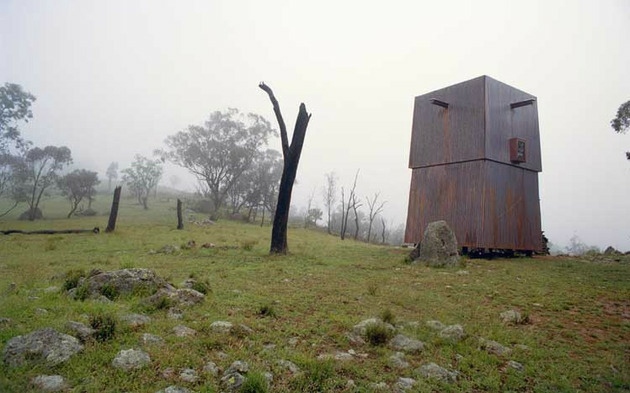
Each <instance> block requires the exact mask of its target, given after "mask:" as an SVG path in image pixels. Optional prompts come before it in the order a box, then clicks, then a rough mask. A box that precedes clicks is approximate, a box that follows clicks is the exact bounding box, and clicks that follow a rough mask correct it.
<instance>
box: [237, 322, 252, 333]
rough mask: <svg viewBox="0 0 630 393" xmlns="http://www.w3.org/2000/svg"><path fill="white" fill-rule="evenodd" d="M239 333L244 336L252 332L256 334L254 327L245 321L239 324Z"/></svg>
mask: <svg viewBox="0 0 630 393" xmlns="http://www.w3.org/2000/svg"><path fill="white" fill-rule="evenodd" d="M237 330H238V333H239V334H240V335H242V336H249V335H251V334H254V329H252V328H250V327H249V326H247V325H245V324H244V323H240V324H239V325H238V329H237Z"/></svg>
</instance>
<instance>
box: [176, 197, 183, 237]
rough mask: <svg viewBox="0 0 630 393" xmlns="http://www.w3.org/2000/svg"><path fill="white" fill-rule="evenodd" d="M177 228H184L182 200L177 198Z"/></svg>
mask: <svg viewBox="0 0 630 393" xmlns="http://www.w3.org/2000/svg"><path fill="white" fill-rule="evenodd" d="M177 229H184V219H183V218H182V201H181V200H180V199H179V198H178V199H177Z"/></svg>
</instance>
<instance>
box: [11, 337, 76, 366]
mask: <svg viewBox="0 0 630 393" xmlns="http://www.w3.org/2000/svg"><path fill="white" fill-rule="evenodd" d="M81 350H83V345H81V343H80V342H79V340H78V339H76V338H75V337H72V336H69V335H67V334H62V333H59V332H58V331H56V330H54V329H52V328H44V329H41V330H37V331H35V332H33V333H30V334H27V335H24V336H16V337H13V338H12V339H10V340H9V341H8V342H7V344H6V345H5V347H4V350H3V359H4V363H5V364H7V365H9V366H13V367H15V366H20V365H22V364H24V363H26V362H28V361H29V360H38V359H43V360H45V361H46V362H47V363H49V364H51V365H56V364H59V363H63V362H65V361H67V360H68V359H70V357H71V356H72V355H74V354H76V353H78V352H80V351H81Z"/></svg>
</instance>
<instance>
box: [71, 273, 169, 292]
mask: <svg viewBox="0 0 630 393" xmlns="http://www.w3.org/2000/svg"><path fill="white" fill-rule="evenodd" d="M82 285H87V286H88V290H89V293H90V295H91V297H97V296H99V295H101V294H103V292H104V288H107V290H108V291H111V292H113V293H116V294H118V295H131V294H143V293H147V294H148V293H153V292H155V291H157V290H158V289H161V288H166V289H169V290H174V288H173V287H172V286H171V285H170V284H169V283H167V282H166V281H165V280H164V279H163V278H161V277H159V276H158V275H157V274H155V273H154V272H153V271H152V270H149V269H122V270H114V271H111V272H101V271H94V272H92V273H90V275H89V276H88V277H87V278H86V279H85V282H84V283H83V284H82Z"/></svg>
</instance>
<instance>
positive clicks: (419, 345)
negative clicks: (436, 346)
mask: <svg viewBox="0 0 630 393" xmlns="http://www.w3.org/2000/svg"><path fill="white" fill-rule="evenodd" d="M389 347H390V348H392V349H394V350H396V351H403V352H407V353H419V352H422V350H423V349H424V343H423V342H422V341H420V340H416V339H413V338H409V337H407V336H404V335H402V334H397V335H396V336H394V338H392V339H391V341H390V342H389Z"/></svg>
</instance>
